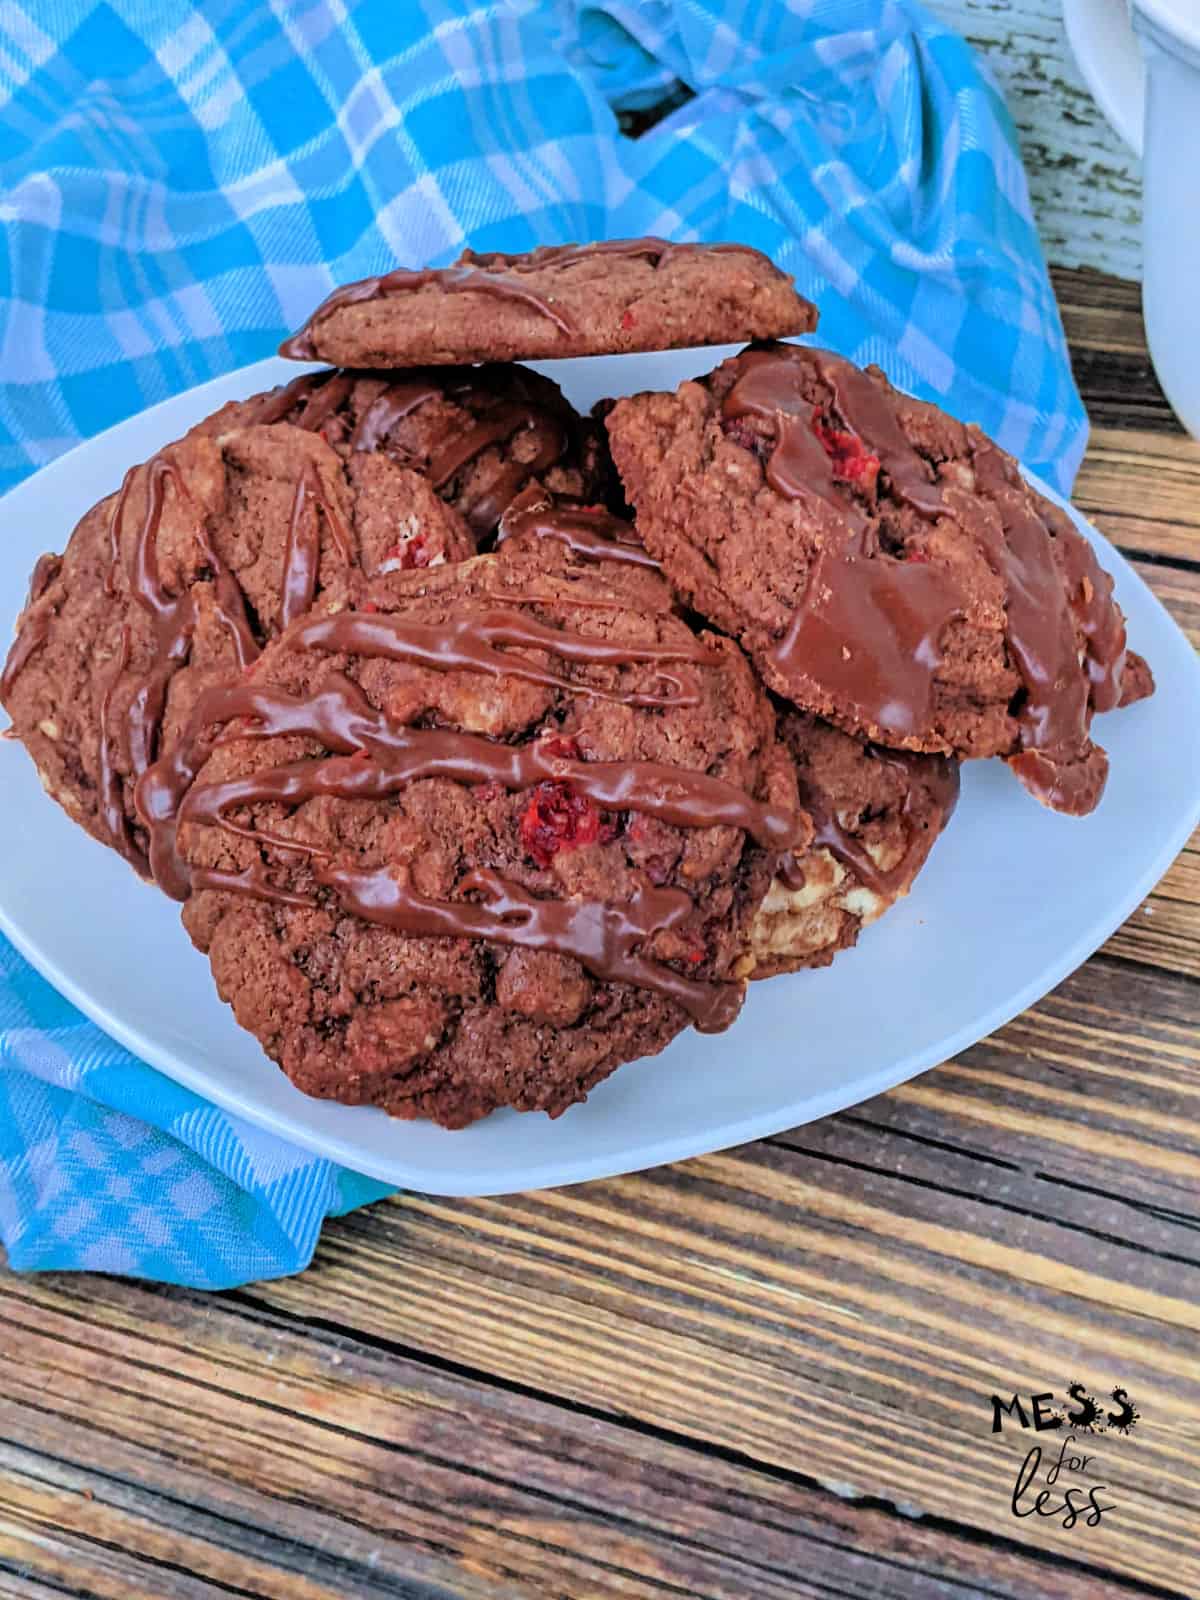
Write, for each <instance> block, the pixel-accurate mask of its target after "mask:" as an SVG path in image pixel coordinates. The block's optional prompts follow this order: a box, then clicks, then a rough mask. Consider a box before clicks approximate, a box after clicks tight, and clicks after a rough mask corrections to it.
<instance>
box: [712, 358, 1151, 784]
mask: <svg viewBox="0 0 1200 1600" xmlns="http://www.w3.org/2000/svg"><path fill="white" fill-rule="evenodd" d="M736 370H737V373H738V376H737V378H736V380H735V382H734V384H733V387H732V388H731V389H730V390H729V392H728V394H727V395H726V397H725V400H724V402H723V407H722V409H723V413H724V415H725V416H726V417H727V418H728V419H730V420H736V419H738V418H740V417H744V416H747V415H750V416H754V417H756V418H758V419H760V420H765V421H769V422H771V423H772V424H773V427H774V431H775V441H774V445H773V447H772V449H771V451H770V454H769V456H768V458H767V462H766V467H765V471H766V476H767V480H768V482H769V483H770V484H771V486H772V487H773V488H775V489H776V490H777V491H778V492H779V493H780V494H783V495H785V496H787V497H789V498H804V497H807V496H812V497H815V498H817V499H821V500H824V501H826V502H827V503H828V504H830V505H831V506H832V507H833V508H834V509H835V510H836V511H837V513H838V515H839V517H840V518H841V520H842V522H843V524H844V525H845V526H847V527H848V529H849V530H850V537H848V538H846V539H845V540H843V541H842V542H841V543H840V544H839V545H837V546H835V545H834V543H833V542H832V541H827V542H826V543H825V544H824V545H823V546H822V548H821V551H820V553H819V555H818V557H817V559H816V561H815V563H814V565H813V569H812V572H811V574H810V577H809V582H808V587H807V590H806V593H805V596H804V600H803V602H802V604H801V606H800V609H799V610H798V611H797V613H796V616H795V619H794V620H793V622H792V625H791V627H790V628H789V630H788V632H787V634H786V635H785V636H784V638H783V639H782V640H781V641H780V643H779V644H778V645H777V646H776V648H775V650H774V652H773V653H774V656H775V660H776V663H777V665H778V667H779V668H780V670H781V671H782V672H783V673H785V674H787V673H788V672H797V673H803V674H806V675H809V676H811V677H812V678H814V679H816V680H817V681H819V682H821V683H822V684H823V685H825V686H826V687H827V688H829V689H830V690H831V692H833V693H834V694H835V695H836V696H837V697H838V698H840V699H843V700H845V701H847V702H849V703H850V704H852V705H854V706H856V707H858V708H859V710H860V712H861V713H862V715H863V716H864V719H865V720H867V721H869V722H871V723H873V724H875V725H877V726H878V727H880V728H881V729H883V730H885V731H887V732H889V733H892V734H894V735H896V736H897V737H899V738H903V737H906V736H909V735H912V734H914V733H919V732H920V731H921V730H922V729H923V728H926V727H927V726H928V724H929V720H930V715H931V710H932V700H933V687H934V679H935V675H936V672H937V669H938V666H939V665H940V660H941V650H940V640H941V638H942V636H943V633H944V630H945V628H946V627H947V625H948V624H949V623H950V622H952V621H953V620H954V619H955V618H956V617H958V616H960V615H961V614H962V597H961V595H960V594H959V592H958V590H957V586H956V584H955V582H954V580H953V578H952V577H951V576H950V575H949V574H947V573H946V571H945V570H944V568H942V567H941V566H940V565H937V564H934V563H925V562H918V563H911V562H906V561H902V560H897V559H896V558H894V557H891V556H888V555H885V554H882V553H881V552H880V551H879V550H878V547H877V545H876V544H875V542H874V537H873V532H872V529H871V525H870V522H869V518H868V515H867V512H866V510H865V509H864V506H863V504H862V503H861V502H860V501H858V500H856V499H855V497H854V496H853V495H852V494H851V492H850V491H849V490H848V489H847V488H845V487H844V486H843V485H842V484H840V483H839V482H838V480H837V478H836V476H835V472H834V467H833V463H832V461H831V460H830V459H829V458H828V457H827V456H826V454H825V451H824V449H823V448H822V446H821V444H820V442H819V441H818V439H817V437H816V434H815V432H814V427H813V424H814V421H815V420H817V417H818V414H819V410H820V408H819V407H818V405H817V404H815V403H814V401H813V400H812V399H810V398H807V396H809V395H813V394H817V395H825V394H828V395H829V396H831V400H830V401H829V402H828V403H829V404H830V405H832V407H833V409H834V411H835V412H836V414H837V417H838V419H839V421H840V423H841V425H842V426H844V428H845V429H846V430H848V431H849V432H850V433H852V434H854V435H855V436H856V437H857V438H858V439H859V440H860V441H861V443H862V445H863V446H864V447H865V449H866V450H867V451H868V452H869V453H870V454H872V455H874V456H875V457H876V458H877V459H878V461H879V468H880V473H881V475H882V476H883V477H884V478H885V480H886V483H887V486H888V489H889V492H890V493H891V495H892V496H893V497H894V498H895V499H897V500H899V501H900V502H901V503H902V504H904V505H907V506H909V507H911V508H912V509H913V510H914V511H916V512H917V513H918V514H920V515H921V516H923V517H925V518H926V519H927V520H929V521H931V522H932V521H936V520H937V519H938V518H939V517H945V516H953V517H955V519H956V520H957V521H958V522H959V523H960V525H961V526H962V527H963V528H964V530H966V531H969V532H970V533H971V535H972V536H973V537H974V538H976V539H977V540H978V541H979V542H980V545H981V548H982V550H983V552H984V555H985V557H986V559H987V560H988V563H989V565H990V566H991V567H992V569H993V570H994V571H995V572H996V573H997V574H998V575H999V576H1000V577H1002V578H1003V579H1004V581H1005V585H1006V589H1007V608H1006V619H1005V633H1006V640H1007V644H1008V649H1009V651H1010V654H1011V656H1012V659H1013V662H1014V665H1015V666H1016V668H1017V671H1018V672H1019V673H1020V676H1021V679H1022V682H1023V684H1024V686H1025V690H1026V695H1025V701H1024V704H1023V706H1022V707H1021V709H1020V710H1019V712H1018V718H1017V723H1018V737H1019V739H1020V741H1021V744H1022V747H1023V748H1022V750H1021V752H1020V753H1018V754H1017V755H1015V756H1014V757H1012V758H1010V759H1011V765H1012V766H1013V768H1014V770H1015V771H1016V772H1017V774H1018V776H1019V777H1020V778H1021V780H1022V782H1024V783H1025V785H1026V787H1028V788H1029V789H1030V790H1031V791H1032V792H1033V793H1034V794H1036V795H1037V796H1038V797H1039V798H1040V799H1042V800H1044V801H1046V802H1047V803H1048V804H1051V805H1053V806H1054V807H1055V808H1056V809H1058V810H1065V811H1074V812H1082V811H1086V810H1090V809H1091V808H1092V806H1094V804H1095V802H1096V799H1097V798H1098V796H1097V794H1096V792H1095V776H1094V772H1093V771H1091V770H1090V769H1088V768H1087V767H1086V764H1085V761H1084V756H1085V755H1086V753H1087V752H1088V751H1089V738H1088V728H1089V724H1090V720H1091V714H1092V711H1093V709H1095V710H1108V709H1111V708H1112V707H1113V706H1116V705H1117V704H1119V702H1120V697H1121V673H1122V668H1123V663H1124V654H1125V630H1124V625H1123V623H1122V622H1121V619H1120V615H1119V613H1118V612H1117V609H1116V607H1115V606H1114V605H1113V603H1112V598H1111V596H1112V580H1111V578H1109V577H1108V575H1107V574H1106V573H1104V572H1103V571H1102V570H1101V568H1100V567H1099V565H1098V563H1097V561H1096V558H1095V556H1094V554H1093V552H1092V550H1091V547H1090V545H1088V543H1087V541H1086V540H1084V539H1083V538H1082V536H1081V535H1080V534H1079V533H1078V531H1077V530H1076V529H1075V528H1074V527H1073V525H1071V524H1070V523H1069V522H1068V521H1067V519H1065V518H1058V519H1056V522H1055V524H1054V527H1053V529H1051V528H1050V527H1049V526H1048V525H1047V522H1046V521H1045V520H1044V519H1043V517H1042V516H1041V515H1039V513H1038V512H1037V510H1036V508H1035V504H1034V502H1033V501H1032V499H1031V498H1030V496H1029V492H1028V491H1027V490H1026V489H1025V487H1024V486H1023V484H1022V483H1021V481H1020V479H1019V478H1018V477H1017V476H1016V475H1015V468H1013V467H1011V466H1010V465H1009V464H1008V463H1007V459H1006V458H1005V457H1004V456H1003V454H1002V453H1001V452H1000V451H999V450H998V449H997V448H996V447H995V446H994V445H992V444H991V443H990V442H988V441H986V440H984V439H983V438H982V436H981V435H978V436H975V441H974V444H973V458H974V468H975V477H976V486H977V490H978V491H980V492H981V493H982V494H983V495H984V496H986V497H987V500H988V502H990V503H991V504H992V505H994V506H995V507H996V509H997V511H998V513H999V518H1000V522H1001V524H1002V533H1000V534H998V533H997V532H996V530H995V527H994V525H993V523H992V522H991V521H990V520H989V517H988V515H987V512H986V509H984V508H983V507H981V506H979V505H978V504H977V503H974V502H973V501H972V499H971V497H970V495H969V494H968V491H966V490H962V489H959V488H957V487H950V488H947V487H945V486H943V485H942V484H939V483H936V482H934V481H933V479H932V469H931V468H930V466H929V465H928V463H927V462H925V461H924V459H923V458H922V457H921V456H920V454H919V453H918V451H917V450H916V449H915V448H914V447H913V446H912V445H911V444H910V443H909V442H908V440H907V439H906V438H905V436H904V432H903V430H902V428H901V427H900V424H899V422H898V421H897V419H896V416H895V414H894V411H893V410H892V407H891V405H890V403H889V400H888V397H887V395H886V394H885V393H884V392H883V391H881V390H880V389H879V388H878V387H877V386H876V385H875V383H873V382H872V380H871V379H870V377H869V376H868V375H867V374H866V373H863V372H860V371H859V370H858V369H856V368H855V367H853V366H851V365H850V363H849V362H846V361H843V360H842V359H841V358H840V357H838V356H834V355H831V354H830V353H829V352H828V351H822V350H811V349H808V348H806V347H800V346H796V345H783V344H771V345H765V346H762V347H759V348H756V349H752V350H750V351H747V352H746V353H745V354H743V355H742V356H740V357H738V358H737V362H736ZM823 403H824V402H823ZM1056 547H1057V553H1058V557H1059V560H1060V562H1061V567H1062V571H1061V572H1060V568H1059V565H1058V564H1057V563H1056V560H1055V551H1056ZM1075 623H1078V625H1079V627H1080V629H1081V631H1082V632H1083V634H1084V637H1085V640H1086V675H1085V673H1084V671H1082V670H1081V668H1080V665H1079V652H1078V649H1077V646H1076V642H1075V631H1074V629H1075Z"/></svg>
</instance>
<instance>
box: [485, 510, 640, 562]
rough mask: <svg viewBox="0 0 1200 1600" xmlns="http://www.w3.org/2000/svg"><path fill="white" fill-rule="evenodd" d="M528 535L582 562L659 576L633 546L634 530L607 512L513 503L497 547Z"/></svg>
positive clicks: (638, 549) (636, 547) (637, 546)
mask: <svg viewBox="0 0 1200 1600" xmlns="http://www.w3.org/2000/svg"><path fill="white" fill-rule="evenodd" d="M519 534H529V535H531V536H532V537H533V538H535V539H554V540H557V542H558V543H559V544H564V545H566V547H567V549H568V550H571V551H572V552H573V553H574V554H575V555H577V556H582V557H583V559H584V560H585V561H612V562H617V563H622V564H624V565H626V566H631V567H649V568H650V570H651V571H652V572H661V571H662V568H661V567H660V566H659V564H658V562H657V561H656V560H655V559H654V557H653V556H652V555H651V554H650V552H649V551H648V550H647V549H645V548H644V547H643V546H642V545H640V544H638V543H637V542H636V536H635V535H634V532H633V529H632V528H631V527H630V525H629V524H628V523H627V522H622V521H621V519H620V518H619V517H614V516H610V515H609V513H608V512H607V511H577V510H575V509H573V508H572V507H569V506H553V505H549V504H548V503H547V502H546V500H545V499H543V498H542V497H541V496H536V497H534V498H532V499H531V502H530V503H529V504H525V505H522V504H518V503H514V504H513V505H512V506H511V507H510V508H509V511H508V513H507V514H506V515H505V516H504V517H503V518H502V519H501V523H500V532H499V535H498V538H497V543H498V544H503V543H504V541H505V540H506V539H515V538H516V537H517V536H518V535H519Z"/></svg>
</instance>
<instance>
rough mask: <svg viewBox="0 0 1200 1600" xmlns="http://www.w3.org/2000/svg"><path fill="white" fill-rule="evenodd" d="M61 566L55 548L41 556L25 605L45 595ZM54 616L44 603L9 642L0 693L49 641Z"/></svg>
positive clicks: (0, 682)
mask: <svg viewBox="0 0 1200 1600" xmlns="http://www.w3.org/2000/svg"><path fill="white" fill-rule="evenodd" d="M61 567H62V557H61V556H58V555H55V554H54V553H53V551H47V552H46V554H45V555H41V556H39V557H38V558H37V560H36V561H35V562H34V564H33V572H32V574H31V575H30V579H29V594H28V595H27V597H26V600H25V606H24V609H25V610H26V611H28V609H29V607H30V606H32V605H33V604H34V602H35V601H38V600H40V599H41V598H42V596H43V595H44V594H45V592H46V590H47V589H48V588H49V587H50V585H51V584H52V583H53V582H54V580H55V578H57V577H58V574H59V571H60V569H61ZM52 616H53V612H52V611H50V610H48V609H47V608H45V607H43V608H42V610H41V611H39V612H37V613H36V614H35V615H33V616H27V617H26V618H25V621H24V622H23V623H22V625H21V628H20V631H19V632H18V634H17V636H16V638H15V639H14V640H13V642H12V644H11V645H10V646H9V651H8V659H7V661H6V662H5V663H4V671H3V673H0V696H4V695H7V694H8V692H9V690H10V689H11V688H12V687H13V685H14V684H15V683H16V681H17V679H18V678H19V677H20V675H21V673H22V672H23V671H24V669H25V665H26V663H27V662H28V660H29V658H30V657H31V656H32V655H33V653H34V652H35V651H36V650H40V649H41V647H42V645H44V644H45V642H46V636H47V634H48V633H49V632H50V620H51V617H52Z"/></svg>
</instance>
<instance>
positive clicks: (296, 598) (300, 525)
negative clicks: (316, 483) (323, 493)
mask: <svg viewBox="0 0 1200 1600" xmlns="http://www.w3.org/2000/svg"><path fill="white" fill-rule="evenodd" d="M313 476H315V469H314V468H313V467H311V466H306V467H305V469H304V471H303V472H302V473H301V474H300V477H299V478H298V479H297V482H296V493H295V495H294V497H293V499H292V514H291V516H290V517H289V518H288V536H287V545H286V546H285V548H284V552H283V581H282V582H281V583H280V586H279V626H280V627H281V628H286V627H288V626H289V625H290V624H291V623H293V622H295V620H296V618H297V617H302V616H303V615H304V613H305V612H306V611H311V610H312V603H313V598H314V596H315V595H316V592H317V567H318V565H319V562H320V558H321V538H320V531H319V529H318V528H317V523H316V518H315V517H307V516H305V512H306V510H307V509H308V503H309V500H310V499H311V498H312V491H311V489H310V487H309V484H310V479H311V478H312V477H313Z"/></svg>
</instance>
